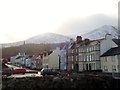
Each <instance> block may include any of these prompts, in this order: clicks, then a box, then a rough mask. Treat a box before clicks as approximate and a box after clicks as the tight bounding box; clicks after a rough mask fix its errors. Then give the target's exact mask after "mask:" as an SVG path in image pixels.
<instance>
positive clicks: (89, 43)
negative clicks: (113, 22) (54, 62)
mask: <svg viewBox="0 0 120 90" xmlns="http://www.w3.org/2000/svg"><path fill="white" fill-rule="evenodd" d="M66 47H67V48H66V49H65V50H66V51H65V52H66V57H65V58H64V59H61V61H62V62H63V61H64V65H63V67H64V69H65V68H66V69H67V70H74V71H77V72H80V71H89V70H102V71H103V72H120V39H114V38H112V35H111V34H107V35H106V36H105V38H103V39H99V40H89V39H84V40H83V39H82V37H81V36H77V38H76V41H73V40H72V39H71V41H70V44H69V45H66ZM62 56H64V55H62ZM65 63H66V64H65ZM62 64H63V63H62ZM65 65H66V66H65Z"/></svg>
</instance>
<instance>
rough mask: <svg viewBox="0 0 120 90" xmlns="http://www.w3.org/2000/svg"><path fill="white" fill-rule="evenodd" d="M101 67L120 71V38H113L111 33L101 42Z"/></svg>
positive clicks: (110, 71) (107, 70) (105, 70)
mask: <svg viewBox="0 0 120 90" xmlns="http://www.w3.org/2000/svg"><path fill="white" fill-rule="evenodd" d="M101 69H102V70H103V72H109V73H112V72H117V73H120V39H112V36H111V35H110V34H108V35H106V39H105V40H104V41H103V42H101Z"/></svg>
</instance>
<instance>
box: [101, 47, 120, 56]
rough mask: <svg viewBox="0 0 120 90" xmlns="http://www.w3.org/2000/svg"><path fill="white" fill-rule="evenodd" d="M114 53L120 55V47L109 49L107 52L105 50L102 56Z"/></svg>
mask: <svg viewBox="0 0 120 90" xmlns="http://www.w3.org/2000/svg"><path fill="white" fill-rule="evenodd" d="M114 55H120V47H115V48H111V49H109V50H108V51H107V52H105V53H104V54H103V55H101V57H104V56H114Z"/></svg>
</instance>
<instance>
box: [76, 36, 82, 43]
mask: <svg viewBox="0 0 120 90" xmlns="http://www.w3.org/2000/svg"><path fill="white" fill-rule="evenodd" d="M80 42H82V37H81V36H77V37H76V43H77V44H79V43H80Z"/></svg>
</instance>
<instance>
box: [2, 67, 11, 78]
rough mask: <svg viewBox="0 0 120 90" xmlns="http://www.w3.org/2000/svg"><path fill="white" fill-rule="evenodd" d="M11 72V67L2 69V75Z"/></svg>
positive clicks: (7, 74)
mask: <svg viewBox="0 0 120 90" xmlns="http://www.w3.org/2000/svg"><path fill="white" fill-rule="evenodd" d="M12 74H13V70H12V69H11V68H4V69H2V75H6V76H10V75H12Z"/></svg>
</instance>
